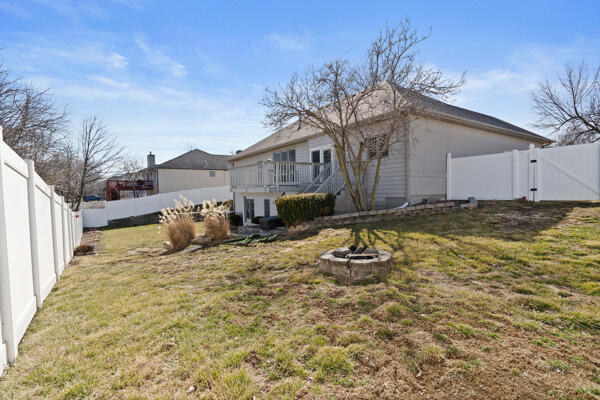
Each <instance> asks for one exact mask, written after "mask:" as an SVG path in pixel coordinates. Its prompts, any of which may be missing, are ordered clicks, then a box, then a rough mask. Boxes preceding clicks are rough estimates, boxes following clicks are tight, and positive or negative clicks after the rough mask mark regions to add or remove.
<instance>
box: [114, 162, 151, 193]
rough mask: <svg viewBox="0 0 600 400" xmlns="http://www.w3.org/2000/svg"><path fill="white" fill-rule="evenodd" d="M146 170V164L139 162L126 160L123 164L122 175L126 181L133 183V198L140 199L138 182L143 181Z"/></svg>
mask: <svg viewBox="0 0 600 400" xmlns="http://www.w3.org/2000/svg"><path fill="white" fill-rule="evenodd" d="M144 168H145V167H144V164H143V163H142V162H140V161H139V160H125V161H123V163H122V164H121V168H120V170H121V174H122V175H123V177H124V178H125V180H127V181H130V182H133V197H138V195H137V189H136V182H137V181H138V180H139V179H142V176H143V175H142V172H143V170H144Z"/></svg>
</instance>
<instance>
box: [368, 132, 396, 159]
mask: <svg viewBox="0 0 600 400" xmlns="http://www.w3.org/2000/svg"><path fill="white" fill-rule="evenodd" d="M385 139H386V137H385V135H377V136H373V137H370V138H367V140H366V145H367V149H368V150H369V157H376V156H377V151H380V152H381V156H382V157H387V156H389V153H390V152H389V147H388V148H387V149H385V150H384V146H385Z"/></svg>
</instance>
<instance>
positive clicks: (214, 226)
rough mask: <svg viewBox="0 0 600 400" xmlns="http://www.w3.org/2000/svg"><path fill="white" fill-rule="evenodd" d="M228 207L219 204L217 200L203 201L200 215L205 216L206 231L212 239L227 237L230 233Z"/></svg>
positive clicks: (219, 239) (218, 239) (217, 239)
mask: <svg viewBox="0 0 600 400" xmlns="http://www.w3.org/2000/svg"><path fill="white" fill-rule="evenodd" d="M227 211H228V208H227V207H225V206H223V205H217V201H216V200H213V201H203V202H202V210H201V211H200V215H202V217H203V218H204V233H205V234H206V236H208V238H209V239H210V240H212V241H221V240H224V239H227V238H228V237H229V235H230V231H229V220H228V219H227Z"/></svg>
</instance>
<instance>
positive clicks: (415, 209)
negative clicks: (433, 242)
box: [292, 200, 477, 232]
mask: <svg viewBox="0 0 600 400" xmlns="http://www.w3.org/2000/svg"><path fill="white" fill-rule="evenodd" d="M476 207H477V200H475V201H470V202H467V203H456V202H454V201H447V202H443V203H433V204H421V205H418V206H412V207H405V208H398V209H390V210H373V211H361V212H353V213H349V214H339V215H331V216H328V217H318V218H315V219H313V220H312V221H308V222H305V223H303V224H300V225H298V226H296V227H294V228H293V229H292V230H293V231H295V232H298V231H305V230H310V229H314V228H322V227H331V226H336V225H345V224H353V223H358V222H372V221H381V220H388V219H390V218H397V217H402V216H404V215H407V216H412V215H421V214H424V215H429V214H438V213H440V212H445V211H449V210H453V209H470V208H476Z"/></svg>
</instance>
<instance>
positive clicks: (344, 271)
mask: <svg viewBox="0 0 600 400" xmlns="http://www.w3.org/2000/svg"><path fill="white" fill-rule="evenodd" d="M361 250H362V251H361ZM353 253H354V254H353ZM391 268H392V255H391V254H390V253H388V252H387V251H383V250H376V249H369V248H360V247H359V248H358V250H357V248H356V247H354V246H352V247H351V248H348V247H340V248H337V249H335V250H327V251H324V252H323V253H321V256H320V257H319V269H320V270H321V271H323V272H325V273H327V274H331V275H333V276H335V277H336V278H338V279H339V280H340V281H343V282H357V281H363V280H368V279H381V278H384V277H385V276H386V275H387V274H388V273H389V272H390V270H391Z"/></svg>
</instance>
